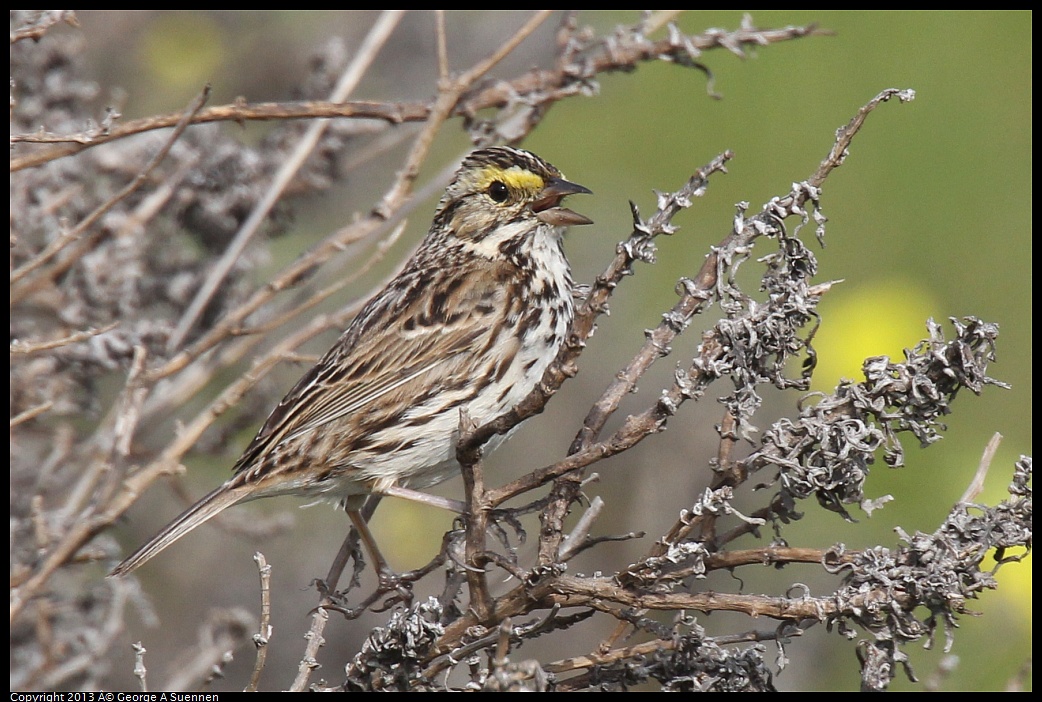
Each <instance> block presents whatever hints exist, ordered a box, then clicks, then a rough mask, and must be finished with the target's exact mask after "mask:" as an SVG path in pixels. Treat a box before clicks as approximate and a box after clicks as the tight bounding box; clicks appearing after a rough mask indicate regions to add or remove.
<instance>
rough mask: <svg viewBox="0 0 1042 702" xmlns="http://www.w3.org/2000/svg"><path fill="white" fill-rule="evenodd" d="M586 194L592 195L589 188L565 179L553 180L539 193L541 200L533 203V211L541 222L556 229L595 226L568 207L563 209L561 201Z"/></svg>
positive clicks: (588, 219)
mask: <svg viewBox="0 0 1042 702" xmlns="http://www.w3.org/2000/svg"><path fill="white" fill-rule="evenodd" d="M580 193H586V194H587V195H592V194H593V192H592V191H591V190H590V189H589V188H584V187H583V186H581V185H578V184H576V183H571V182H569V181H567V180H564V179H563V178H552V179H551V180H550V181H549V182H548V183H547V184H546V187H545V188H543V191H542V192H541V193H539V198H538V199H536V201H535V202H533V203H532V211H533V212H535V216H536V218H538V219H539V220H540V221H541V222H546V223H547V224H552V225H553V226H555V227H571V226H574V225H577V224H593V220H592V219H590V218H589V217H586V216H583V215H581V214H579V213H578V212H572V211H571V210H569V209H568V208H567V207H561V206H560V205H561V200H563V199H564V198H565V197H566V196H568V195H578V194H580Z"/></svg>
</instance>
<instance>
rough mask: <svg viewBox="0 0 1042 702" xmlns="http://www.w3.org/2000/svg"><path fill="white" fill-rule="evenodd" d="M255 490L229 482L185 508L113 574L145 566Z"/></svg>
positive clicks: (115, 575) (128, 571)
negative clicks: (167, 548) (170, 546)
mask: <svg viewBox="0 0 1042 702" xmlns="http://www.w3.org/2000/svg"><path fill="white" fill-rule="evenodd" d="M251 492H252V491H251V490H250V489H249V488H247V487H243V486H240V485H234V484H232V483H225V484H224V485H221V486H220V487H219V488H217V489H216V490H214V491H213V492H211V493H210V494H209V495H207V496H206V497H204V498H203V499H201V500H199V501H198V502H196V503H195V504H194V505H192V506H191V507H189V508H188V509H187V510H185V511H184V512H183V513H182V514H181V516H179V517H178V518H177V519H175V520H174V521H172V522H170V523H169V524H167V525H166V527H164V528H163V530H162V531H161V532H159V533H158V534H156V535H155V536H154V537H152V540H151V541H149V542H148V543H147V544H145V545H144V546H142V547H141V548H139V549H138V550H137V551H135V552H134V553H133V554H131V555H130V556H128V557H127V558H126V559H125V560H124V561H123V562H122V563H120V564H119V565H118V566H116V567H115V568H113V569H112V572H111V573H109V577H121V576H124V575H127V574H128V573H130V572H131V571H133V570H135V569H137V568H138V567H140V566H142V565H144V564H145V563H147V562H148V561H150V560H152V558H153V557H154V556H155V555H156V554H158V553H159V552H160V551H162V550H163V549H165V548H166V547H167V546H169V545H170V544H172V543H174V542H175V541H177V540H178V539H180V538H181V537H182V536H184V535H185V534H187V533H188V532H190V531H191V530H192V529H195V528H196V527H197V526H199V525H200V524H203V523H205V522H208V521H209V520H210V519H212V518H213V517H215V516H216V515H217V514H218V513H220V512H223V511H224V510H225V509H227V508H228V507H231V506H232V505H234V504H235V503H236V502H241V501H242V500H245V499H247V498H248V497H249V496H250V493H251Z"/></svg>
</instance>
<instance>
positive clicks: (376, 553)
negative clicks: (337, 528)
mask: <svg viewBox="0 0 1042 702" xmlns="http://www.w3.org/2000/svg"><path fill="white" fill-rule="evenodd" d="M347 516H348V517H350V519H351V524H352V525H354V527H355V531H357V532H358V537H359V538H360V539H361V540H362V543H363V544H364V545H365V550H366V551H368V553H369V557H370V558H371V559H373V568H374V569H376V575H377V577H378V578H379V579H380V586H381V587H384V586H385V585H387V586H391V584H392V583H395V582H397V580H398V575H397V574H396V573H395V572H394V571H393V570H391V567H390V566H389V565H387V561H386V560H385V559H384V557H383V554H381V553H380V548H379V547H378V546H377V545H376V539H374V538H373V532H371V531H369V524H368V523H367V522H366V519H365V517H364V516H363V515H362V512H361V510H357V509H349V510H347ZM388 589H392V590H393V589H394V587H393V586H391V587H388Z"/></svg>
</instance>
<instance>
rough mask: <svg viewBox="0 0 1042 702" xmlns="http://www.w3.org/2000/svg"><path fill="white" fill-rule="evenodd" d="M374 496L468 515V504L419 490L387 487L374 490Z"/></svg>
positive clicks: (395, 486)
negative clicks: (396, 498)
mask: <svg viewBox="0 0 1042 702" xmlns="http://www.w3.org/2000/svg"><path fill="white" fill-rule="evenodd" d="M373 494H376V495H386V496H388V497H400V498H402V499H403V500H409V501H410V502H418V503H420V504H421V505H430V506H431V507H438V508H439V509H445V510H448V511H450V512H455V513H456V514H466V513H467V505H466V503H464V502H462V501H460V500H453V499H451V498H448V497H438V496H437V495H428V494H427V493H425V492H420V491H419V490H410V489H409V488H404V487H399V486H397V485H387V486H383V487H379V488H376V489H374V490H373Z"/></svg>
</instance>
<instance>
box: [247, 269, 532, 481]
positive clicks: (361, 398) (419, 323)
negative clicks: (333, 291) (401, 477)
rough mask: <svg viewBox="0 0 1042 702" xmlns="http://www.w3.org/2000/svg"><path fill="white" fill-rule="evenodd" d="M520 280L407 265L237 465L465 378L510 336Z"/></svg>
mask: <svg viewBox="0 0 1042 702" xmlns="http://www.w3.org/2000/svg"><path fill="white" fill-rule="evenodd" d="M516 279H517V274H516V269H515V268H514V267H513V266H512V265H510V264H507V263H492V262H491V261H485V260H477V261H472V262H471V263H470V264H469V269H468V270H459V268H458V267H457V268H454V269H453V270H452V271H451V272H449V271H445V270H416V269H414V270H411V271H407V272H406V273H403V274H402V275H401V276H399V277H398V278H396V279H395V280H394V281H393V282H392V283H391V284H390V285H388V287H387V288H385V289H384V290H383V291H382V292H381V293H380V294H379V295H377V296H376V297H375V298H374V299H373V300H371V301H370V302H369V304H368V305H366V307H365V309H363V310H362V312H361V313H360V314H359V315H358V317H356V318H355V320H354V321H353V322H352V324H351V326H350V327H348V329H347V330H346V331H345V332H344V334H343V335H342V336H341V337H340V339H338V340H337V342H336V344H335V345H334V346H333V347H332V348H331V349H330V350H329V351H328V352H327V353H326V354H325V355H324V356H323V357H322V358H321V359H320V360H319V362H318V363H317V364H316V365H315V366H314V367H313V368H312V369H311V370H309V371H308V373H306V374H305V375H304V376H303V377H302V378H301V379H300V380H299V381H298V382H297V384H296V385H295V386H294V387H293V389H292V390H290V392H289V393H288V394H287V395H286V397H285V398H284V399H283V400H282V402H280V403H279V405H278V406H277V407H276V408H275V410H274V411H273V412H272V413H271V415H270V416H269V417H268V419H267V421H266V422H265V424H264V426H263V427H262V428H261V430H260V432H258V434H257V436H256V437H255V438H254V440H253V442H252V443H251V444H250V446H249V447H247V449H246V451H245V452H244V453H243V455H242V457H241V458H240V459H239V461H238V462H237V463H236V466H235V470H236V472H241V471H245V470H250V469H251V468H252V469H258V468H260V470H259V471H258V472H259V473H263V472H264V470H263V469H262V468H261V466H262V464H263V463H264V459H265V457H266V456H269V455H271V453H272V451H273V450H274V449H275V448H276V447H278V446H279V445H280V444H289V443H291V442H293V441H295V440H297V439H300V438H301V437H303V436H304V435H306V434H308V433H310V432H314V431H316V430H319V429H321V428H322V427H325V426H327V425H329V424H331V423H334V422H340V421H341V420H344V419H345V418H347V417H350V416H352V415H356V414H358V413H366V412H371V411H373V409H374V408H375V407H377V406H379V405H380V404H381V402H380V401H381V400H382V399H384V398H388V399H389V398H391V397H392V396H393V397H394V402H395V403H398V404H399V405H400V404H401V403H403V402H404V403H406V405H407V404H408V403H409V402H410V397H411V398H414V399H415V400H416V401H418V400H419V399H420V398H421V397H422V396H423V395H424V394H425V392H426V391H429V390H436V389H437V388H438V387H441V386H443V385H444V384H445V383H447V382H449V381H450V379H451V378H452V377H454V376H458V375H459V374H460V372H461V369H462V368H465V367H467V366H468V365H469V364H468V363H467V359H468V358H469V357H471V356H474V355H478V354H481V353H482V351H484V350H488V349H489V347H490V346H491V345H492V344H495V343H501V337H500V336H499V334H498V331H497V330H499V331H501V330H502V328H503V325H504V324H505V323H506V322H507V320H508V319H510V318H512V317H514V316H516V315H517V314H518V309H517V308H518V306H519V302H520V295H518V294H516V290H515V285H514V284H515V281H516ZM463 372H467V371H463ZM362 424H364V422H363V423H362ZM353 438H354V439H358V438H361V437H350V436H345V437H343V440H344V441H343V443H344V444H350V443H351V441H352V439H353Z"/></svg>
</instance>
